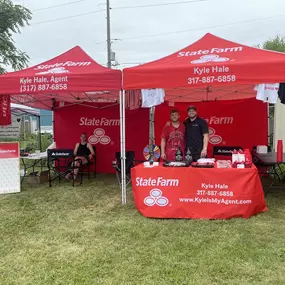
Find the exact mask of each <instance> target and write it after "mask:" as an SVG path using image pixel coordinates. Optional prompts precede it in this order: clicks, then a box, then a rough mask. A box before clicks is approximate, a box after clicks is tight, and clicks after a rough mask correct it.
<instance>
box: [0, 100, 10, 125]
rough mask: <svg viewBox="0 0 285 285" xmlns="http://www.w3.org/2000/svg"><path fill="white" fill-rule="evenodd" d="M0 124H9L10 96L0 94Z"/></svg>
mask: <svg viewBox="0 0 285 285" xmlns="http://www.w3.org/2000/svg"><path fill="white" fill-rule="evenodd" d="M0 125H1V126H7V125H11V107H10V96H8V95H3V96H0Z"/></svg>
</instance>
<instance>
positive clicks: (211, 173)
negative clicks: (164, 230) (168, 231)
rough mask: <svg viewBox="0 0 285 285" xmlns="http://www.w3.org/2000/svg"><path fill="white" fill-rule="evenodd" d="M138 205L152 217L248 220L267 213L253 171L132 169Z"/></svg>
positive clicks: (257, 180)
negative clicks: (239, 218)
mask: <svg viewBox="0 0 285 285" xmlns="http://www.w3.org/2000/svg"><path fill="white" fill-rule="evenodd" d="M132 186H133V187H132V189H133V194H134V200H135V205H136V207H137V209H138V210H139V211H140V212H141V213H142V215H143V216H146V217H152V218H186V219H187V218H191V219H230V218H237V217H242V218H249V217H251V216H253V215H255V214H258V213H260V212H264V211H266V209H267V208H266V203H265V200H264V194H263V188H262V185H261V182H260V178H259V175H258V171H257V169H256V168H255V167H252V168H250V169H233V168H231V169H217V168H213V169H205V168H204V169H201V168H192V167H180V168H175V167H174V168H171V167H163V166H162V165H160V166H158V167H154V168H151V169H150V168H144V167H143V165H139V166H137V167H135V168H133V169H132Z"/></svg>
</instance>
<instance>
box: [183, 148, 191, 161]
mask: <svg viewBox="0 0 285 285" xmlns="http://www.w3.org/2000/svg"><path fill="white" fill-rule="evenodd" d="M185 160H186V161H188V162H192V161H193V157H192V153H191V151H190V149H189V148H188V149H187V151H186V156H185Z"/></svg>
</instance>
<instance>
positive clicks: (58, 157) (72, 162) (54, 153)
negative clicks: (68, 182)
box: [47, 149, 83, 187]
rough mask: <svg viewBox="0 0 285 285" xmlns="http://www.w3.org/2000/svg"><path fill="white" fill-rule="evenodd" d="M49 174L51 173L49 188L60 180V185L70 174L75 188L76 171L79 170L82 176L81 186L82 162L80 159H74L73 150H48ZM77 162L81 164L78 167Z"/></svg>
mask: <svg viewBox="0 0 285 285" xmlns="http://www.w3.org/2000/svg"><path fill="white" fill-rule="evenodd" d="M47 155H48V160H47V161H48V172H49V186H50V187H51V186H52V182H53V181H55V180H58V182H59V183H60V182H61V180H62V178H63V179H64V178H65V177H66V175H67V174H68V173H70V174H71V175H70V177H71V178H72V186H74V181H75V177H74V171H75V170H76V169H78V174H79V175H80V184H82V179H83V177H82V171H81V165H82V161H81V160H80V159H74V154H73V150H72V149H48V150H47ZM76 162H79V166H77V165H76V164H77V163H76Z"/></svg>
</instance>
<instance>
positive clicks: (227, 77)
mask: <svg viewBox="0 0 285 285" xmlns="http://www.w3.org/2000/svg"><path fill="white" fill-rule="evenodd" d="M235 81H236V76H235V75H223V76H204V77H189V78H188V84H190V85H191V84H198V83H203V84H205V83H214V82H219V83H222V82H235Z"/></svg>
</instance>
